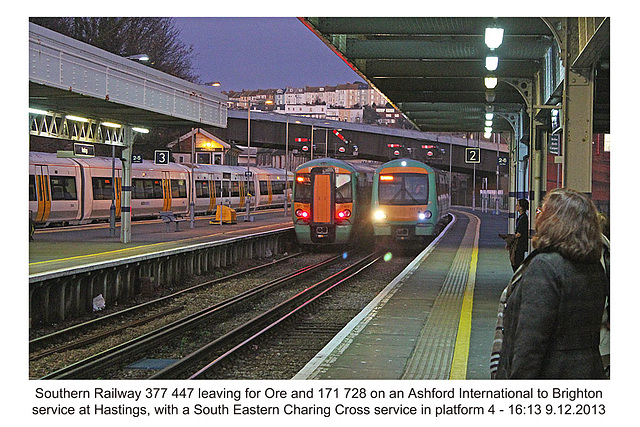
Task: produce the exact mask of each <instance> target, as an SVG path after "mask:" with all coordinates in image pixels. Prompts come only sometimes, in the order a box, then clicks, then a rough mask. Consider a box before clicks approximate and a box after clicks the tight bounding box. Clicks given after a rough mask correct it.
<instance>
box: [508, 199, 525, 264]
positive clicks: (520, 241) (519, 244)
mask: <svg viewBox="0 0 640 427" xmlns="http://www.w3.org/2000/svg"><path fill="white" fill-rule="evenodd" d="M528 210H529V201H528V200H527V199H519V200H518V203H517V204H516V211H517V212H518V215H519V216H518V219H517V220H516V233H515V236H514V237H515V238H516V239H517V240H516V241H515V245H516V247H515V249H514V251H515V252H514V257H513V260H512V263H511V268H513V272H514V273H515V271H516V270H517V269H518V267H520V264H522V261H524V254H525V253H526V252H527V251H528V250H529V216H528V215H527V211H528Z"/></svg>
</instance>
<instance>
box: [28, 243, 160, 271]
mask: <svg viewBox="0 0 640 427" xmlns="http://www.w3.org/2000/svg"><path fill="white" fill-rule="evenodd" d="M166 243H168V242H159V243H151V244H149V245H140V246H132V247H130V248H124V249H116V250H113V251H107V252H98V253H95V254H86V255H77V256H72V257H68V258H56V259H49V260H47V261H38V262H30V263H29V265H30V266H31V265H40V264H47V263H50V262H60V261H70V260H73V259H81V258H90V257H94V256H100V255H106V254H115V253H118V252H126V251H130V250H133V249H140V248H146V247H150V246H157V245H162V244H166Z"/></svg>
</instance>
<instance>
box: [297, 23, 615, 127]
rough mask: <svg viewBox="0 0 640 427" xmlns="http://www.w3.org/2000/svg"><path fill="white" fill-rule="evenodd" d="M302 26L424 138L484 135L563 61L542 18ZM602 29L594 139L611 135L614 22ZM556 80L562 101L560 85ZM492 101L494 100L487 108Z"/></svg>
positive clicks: (501, 122) (517, 108)
mask: <svg viewBox="0 0 640 427" xmlns="http://www.w3.org/2000/svg"><path fill="white" fill-rule="evenodd" d="M300 19H301V21H302V23H303V24H305V25H306V26H307V27H309V28H310V29H311V30H312V31H313V32H314V33H315V34H316V35H318V37H320V39H321V40H323V41H324V42H325V43H326V44H327V45H328V46H329V47H330V48H331V49H332V50H334V52H336V53H337V54H338V55H339V56H340V57H342V58H343V59H344V60H345V62H347V63H348V64H349V65H350V66H351V67H352V68H353V69H354V70H356V71H357V72H358V73H359V74H360V75H361V76H362V77H363V78H364V79H365V80H366V81H367V82H368V83H369V84H371V85H372V86H374V87H375V88H377V89H378V90H379V91H380V92H381V93H382V94H383V95H385V96H386V97H387V99H388V100H389V102H390V103H391V104H392V105H394V106H395V107H396V108H398V109H399V110H400V111H402V112H403V113H404V115H405V116H406V117H407V118H408V119H409V120H410V121H411V122H412V123H413V124H414V125H415V126H416V127H417V128H418V129H420V130H422V131H433V132H482V131H483V129H484V121H485V112H486V109H487V105H492V106H493V107H494V108H495V111H499V112H504V113H513V112H517V111H520V110H521V109H522V107H523V105H524V104H525V102H524V98H523V96H522V95H521V94H520V92H519V91H518V90H517V89H516V87H517V86H518V84H519V81H520V80H523V79H528V80H529V81H533V78H534V74H535V73H537V72H542V71H543V69H544V67H545V66H546V67H547V68H548V69H552V70H554V71H555V70H557V69H558V68H559V66H558V65H557V64H555V63H554V62H553V61H556V62H557V59H556V58H557V45H554V44H555V42H554V36H553V33H552V31H551V29H550V27H549V25H547V23H545V20H543V19H542V18H491V17H483V18H471V17H458V18H445V17H435V18H423V17H406V18H402V17H398V18H395V17H393V18H387V17H374V18H372V17H366V18H364V17H363V18H358V17H356V18H353V17H349V18H339V17H327V18H319V17H307V18H300ZM594 19H596V20H597V18H594ZM600 21H602V19H600ZM547 22H554V21H553V20H549V21H547ZM596 22H597V21H596ZM602 22H605V23H606V30H605V31H601V32H600V38H601V39H604V41H605V43H603V45H602V46H600V47H598V48H597V52H596V53H597V56H596V57H595V58H592V60H593V61H594V62H595V61H598V64H604V65H605V67H603V68H601V69H599V71H600V72H599V73H598V74H597V75H596V85H595V87H596V91H597V94H596V96H595V100H596V105H595V107H594V131H596V132H598V131H607V128H608V115H609V104H608V103H609V94H608V92H609V73H608V66H607V65H608V59H609V44H608V35H609V31H608V19H606V20H604V21H602ZM495 26H499V27H500V28H503V29H504V37H503V41H502V44H501V45H500V46H499V47H498V48H496V49H495V50H493V51H492V50H490V48H489V47H487V45H486V44H485V29H486V28H488V27H495ZM603 35H604V37H603ZM554 49H555V50H554ZM487 56H497V57H498V61H499V62H498V67H497V69H496V70H495V71H493V72H491V73H492V74H493V75H494V76H495V77H497V78H498V81H499V84H498V85H497V87H496V88H495V92H494V93H493V94H492V93H491V92H488V90H487V88H486V87H485V83H484V78H485V76H487V75H488V74H490V72H489V71H488V70H487V68H486V67H485V61H486V57H487ZM550 65H551V66H550ZM589 65H593V64H589ZM507 80H509V82H510V83H511V84H507V83H506V81H507ZM555 80H556V82H557V83H558V86H559V88H555V92H556V94H555V95H556V96H557V101H558V102H559V101H560V99H561V98H560V95H561V88H562V84H561V82H562V79H561V78H557V77H555ZM558 89H559V90H560V95H558V93H557V92H558ZM527 90H530V87H529V88H527ZM491 95H495V98H494V99H493V100H492V101H489V100H490V99H491V98H490V97H491ZM546 101H548V100H544V101H543V102H546ZM551 101H554V100H553V99H551ZM493 128H494V132H500V131H511V130H512V129H511V127H510V125H509V123H508V122H507V121H506V120H500V119H498V120H495V119H494V123H493Z"/></svg>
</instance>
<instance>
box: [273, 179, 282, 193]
mask: <svg viewBox="0 0 640 427" xmlns="http://www.w3.org/2000/svg"><path fill="white" fill-rule="evenodd" d="M271 192H272V193H273V194H284V181H272V182H271Z"/></svg>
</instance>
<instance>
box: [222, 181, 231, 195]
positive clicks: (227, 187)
mask: <svg viewBox="0 0 640 427" xmlns="http://www.w3.org/2000/svg"><path fill="white" fill-rule="evenodd" d="M230 189H231V183H230V182H229V181H222V197H229V195H230V194H231V191H230Z"/></svg>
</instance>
